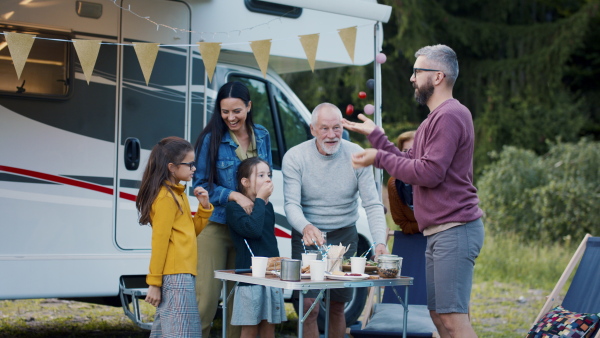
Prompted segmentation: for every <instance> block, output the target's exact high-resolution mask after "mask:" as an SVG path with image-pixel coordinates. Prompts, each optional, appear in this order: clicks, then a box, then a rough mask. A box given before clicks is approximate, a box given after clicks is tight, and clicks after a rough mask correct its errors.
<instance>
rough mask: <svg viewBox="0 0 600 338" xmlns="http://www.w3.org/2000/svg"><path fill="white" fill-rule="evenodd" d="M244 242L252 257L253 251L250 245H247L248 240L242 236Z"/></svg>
mask: <svg viewBox="0 0 600 338" xmlns="http://www.w3.org/2000/svg"><path fill="white" fill-rule="evenodd" d="M244 243H246V246H247V247H248V250H250V254H251V255H252V257H254V252H252V249H250V245H248V241H246V239H245V238H244Z"/></svg>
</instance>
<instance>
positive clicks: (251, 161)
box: [235, 157, 271, 196]
mask: <svg viewBox="0 0 600 338" xmlns="http://www.w3.org/2000/svg"><path fill="white" fill-rule="evenodd" d="M259 163H264V164H266V165H267V167H269V170H271V166H270V165H269V162H267V161H265V160H263V159H261V158H260V157H250V158H247V159H245V160H243V161H242V163H240V166H239V167H238V171H237V175H236V178H235V179H236V181H235V182H236V185H237V191H239V192H241V193H242V194H243V195H244V196H246V187H244V185H243V184H242V178H247V179H250V176H251V175H252V172H254V168H255V167H256V166H257V165H258V164H259Z"/></svg>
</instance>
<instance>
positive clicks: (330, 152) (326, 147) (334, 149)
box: [317, 137, 341, 155]
mask: <svg viewBox="0 0 600 338" xmlns="http://www.w3.org/2000/svg"><path fill="white" fill-rule="evenodd" d="M333 140H336V141H337V143H336V144H335V145H334V146H330V145H327V143H325V141H333ZM317 142H318V143H319V146H320V147H321V150H323V152H325V154H327V155H333V154H335V153H336V152H337V151H338V150H339V149H340V144H341V142H340V139H339V138H337V137H336V138H334V139H325V140H323V141H321V140H318V139H317Z"/></svg>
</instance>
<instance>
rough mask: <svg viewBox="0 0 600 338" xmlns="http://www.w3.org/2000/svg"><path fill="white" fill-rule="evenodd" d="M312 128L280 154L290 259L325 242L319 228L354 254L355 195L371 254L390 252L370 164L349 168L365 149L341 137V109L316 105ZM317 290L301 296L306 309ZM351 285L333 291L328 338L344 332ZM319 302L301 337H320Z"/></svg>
mask: <svg viewBox="0 0 600 338" xmlns="http://www.w3.org/2000/svg"><path fill="white" fill-rule="evenodd" d="M310 131H311V133H312V135H313V136H314V137H315V138H314V139H311V140H308V141H305V142H303V143H300V144H299V145H297V146H295V147H293V148H291V149H290V150H288V152H287V153H286V154H285V156H284V157H283V163H282V173H283V194H284V197H285V207H284V208H285V214H286V217H287V220H288V222H289V223H290V224H291V225H292V227H293V230H292V258H295V259H300V258H301V253H302V252H304V250H303V247H302V241H304V243H305V244H306V246H312V245H315V244H316V245H323V243H324V241H323V237H324V236H323V233H327V242H329V243H330V244H335V245H337V244H339V243H340V242H341V243H342V244H343V245H344V246H348V245H350V250H349V251H348V252H347V253H346V256H348V257H350V256H353V255H354V253H356V249H357V245H358V234H357V230H356V220H357V219H358V196H359V195H360V199H361V200H362V206H363V207H364V208H365V211H366V213H367V220H368V222H369V228H370V230H371V235H372V237H373V241H375V242H376V243H377V245H376V247H375V254H376V255H380V254H384V253H388V251H387V249H386V246H385V239H386V232H387V226H386V222H385V216H384V213H383V204H382V203H381V200H380V198H379V195H378V193H377V188H376V187H375V180H374V177H373V168H372V167H370V166H369V167H366V168H360V169H353V168H352V153H355V152H358V151H362V150H363V149H362V148H361V147H360V146H358V145H356V144H354V143H352V142H349V141H346V140H343V139H342V133H343V131H344V128H343V127H342V112H341V111H340V110H339V108H338V107H336V106H335V105H333V104H331V103H321V104H319V105H318V106H317V107H316V108H315V109H314V110H313V113H312V121H311V124H310ZM317 294H318V291H309V292H308V293H307V294H306V296H305V297H306V298H304V311H307V310H308V309H309V307H310V306H311V305H312V304H313V302H314V300H315V299H314V298H315V297H316V295H317ZM351 299H352V289H334V290H331V300H330V306H329V318H330V324H331V325H330V326H329V337H334V338H336V337H340V338H341V337H343V336H344V334H345V331H346V319H345V316H344V303H345V302H348V301H350V300H351ZM318 313H319V306H318V304H317V305H316V306H315V308H314V309H313V311H312V312H311V313H310V314H309V316H308V318H307V319H306V321H305V322H304V337H307V338H312V337H319V331H318V326H317V315H318Z"/></svg>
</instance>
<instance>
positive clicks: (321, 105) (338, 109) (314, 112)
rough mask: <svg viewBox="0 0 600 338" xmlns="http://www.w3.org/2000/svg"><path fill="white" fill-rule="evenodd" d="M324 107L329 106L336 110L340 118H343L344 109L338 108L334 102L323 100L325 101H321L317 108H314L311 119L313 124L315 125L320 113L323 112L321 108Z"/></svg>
mask: <svg viewBox="0 0 600 338" xmlns="http://www.w3.org/2000/svg"><path fill="white" fill-rule="evenodd" d="M323 107H328V108H331V109H333V110H335V111H336V112H337V113H338V115H339V117H340V120H341V119H342V118H343V116H342V111H341V110H340V108H338V107H337V106H336V105H335V104H333V103H329V102H323V103H320V104H319V105H318V106H316V107H315V109H313V111H312V118H311V120H310V124H312V125H313V126H314V125H315V124H316V123H317V119H318V118H319V113H320V112H321V108H323Z"/></svg>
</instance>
